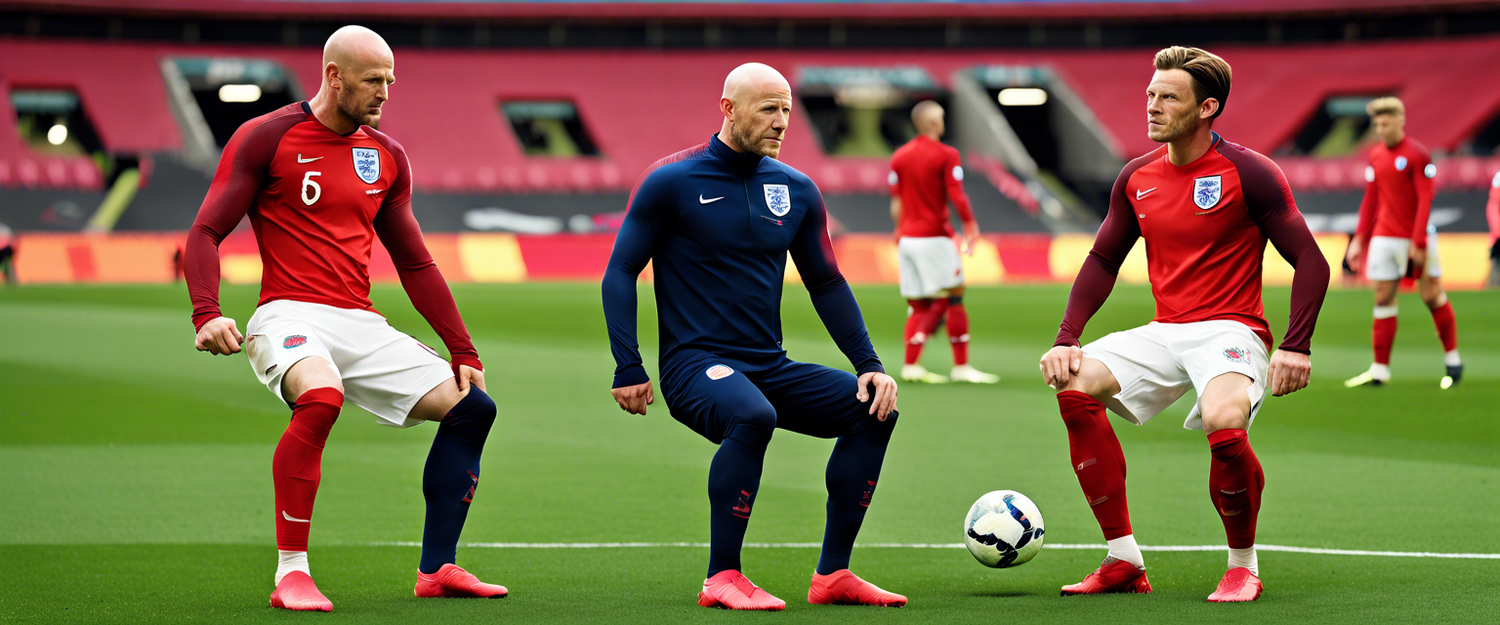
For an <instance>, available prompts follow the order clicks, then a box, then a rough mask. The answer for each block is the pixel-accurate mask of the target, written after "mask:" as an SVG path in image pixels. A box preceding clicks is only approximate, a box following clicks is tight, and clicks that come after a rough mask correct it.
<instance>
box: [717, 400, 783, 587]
mask: <svg viewBox="0 0 1500 625" xmlns="http://www.w3.org/2000/svg"><path fill="white" fill-rule="evenodd" d="M773 418H774V417H773ZM773 427H774V426H773ZM770 442H771V430H769V429H766V428H764V427H760V426H757V425H748V424H744V423H741V424H740V425H736V426H735V427H734V429H733V430H732V431H731V432H730V433H729V436H727V437H725V438H724V441H723V442H721V443H719V451H718V452H716V453H714V460H713V463H712V464H710V465H709V468H708V503H709V506H710V510H711V511H710V512H709V536H710V543H709V544H710V545H711V546H710V547H709V550H708V577H713V576H714V575H715V574H717V573H719V572H720V571H727V570H730V569H734V570H739V568H740V547H741V546H742V545H743V544H744V542H745V528H747V527H749V525H750V509H751V506H753V505H754V504H755V492H756V491H757V490H760V471H761V466H762V465H763V464H764V461H765V458H766V445H767V444H769V443H770Z"/></svg>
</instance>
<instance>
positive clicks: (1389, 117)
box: [1344, 98, 1464, 389]
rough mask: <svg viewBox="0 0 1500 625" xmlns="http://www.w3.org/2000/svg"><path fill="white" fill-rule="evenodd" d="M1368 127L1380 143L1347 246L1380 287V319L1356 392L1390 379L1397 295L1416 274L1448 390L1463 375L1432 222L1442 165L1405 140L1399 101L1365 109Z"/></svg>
mask: <svg viewBox="0 0 1500 625" xmlns="http://www.w3.org/2000/svg"><path fill="white" fill-rule="evenodd" d="M1365 110H1366V111H1368V112H1369V113H1370V125H1371V127H1372V128H1373V129H1374V130H1375V136H1376V137H1378V138H1379V139H1380V142H1379V143H1377V144H1376V145H1375V146H1374V147H1372V148H1370V164H1369V166H1367V167H1365V182H1366V185H1365V199H1364V201H1363V202H1361V203H1360V205H1359V227H1358V229H1357V230H1356V231H1355V235H1354V239H1353V240H1351V241H1350V242H1349V250H1348V252H1347V254H1346V258H1347V260H1348V261H1349V267H1350V268H1352V269H1354V270H1355V271H1359V272H1362V273H1363V274H1364V275H1365V277H1366V278H1367V279H1369V280H1370V282H1372V283H1374V285H1375V322H1374V330H1373V331H1372V332H1371V336H1372V343H1373V344H1374V348H1375V362H1374V363H1372V364H1371V365H1370V369H1369V370H1368V371H1366V372H1364V373H1361V374H1359V375H1357V376H1354V377H1353V378H1350V379H1349V380H1348V381H1346V382H1344V386H1347V387H1350V388H1353V387H1356V386H1362V385H1365V384H1370V385H1374V386H1379V385H1381V384H1384V383H1386V382H1389V381H1390V380H1391V346H1392V345H1393V344H1395V342H1396V312H1397V305H1396V290H1397V287H1398V286H1400V283H1401V278H1402V277H1403V276H1405V275H1407V273H1408V269H1411V270H1412V271H1413V272H1414V273H1416V275H1417V290H1418V291H1419V292H1420V293H1421V295H1422V303H1424V304H1427V309H1428V310H1429V311H1431V312H1432V322H1433V324H1434V325H1436V326H1437V331H1438V338H1439V339H1440V340H1441V341H1442V343H1443V364H1444V365H1445V366H1446V367H1447V372H1446V375H1444V376H1443V379H1442V380H1441V381H1440V382H1439V383H1438V386H1440V387H1441V388H1444V389H1447V388H1450V387H1452V386H1453V385H1454V384H1457V383H1458V381H1459V380H1460V379H1461V378H1462V377H1463V374H1464V364H1463V360H1461V359H1459V357H1458V322H1457V321H1456V320H1455V319H1454V317H1453V305H1452V304H1449V303H1448V294H1447V293H1445V292H1443V283H1442V277H1441V276H1442V275H1443V265H1442V262H1441V261H1440V259H1439V258H1438V248H1437V231H1436V230H1434V229H1433V228H1432V227H1431V226H1430V225H1429V224H1428V212H1429V210H1430V209H1431V207H1432V179H1433V178H1435V177H1436V176H1437V166H1436V165H1434V164H1433V163H1432V155H1431V154H1429V153H1428V152H1427V148H1426V147H1424V146H1423V145H1422V144H1421V143H1418V142H1417V140H1416V139H1413V138H1411V137H1408V136H1406V107H1405V105H1403V104H1401V100H1398V99H1396V98H1377V99H1375V100H1372V101H1371V102H1370V103H1369V104H1368V105H1366V106H1365Z"/></svg>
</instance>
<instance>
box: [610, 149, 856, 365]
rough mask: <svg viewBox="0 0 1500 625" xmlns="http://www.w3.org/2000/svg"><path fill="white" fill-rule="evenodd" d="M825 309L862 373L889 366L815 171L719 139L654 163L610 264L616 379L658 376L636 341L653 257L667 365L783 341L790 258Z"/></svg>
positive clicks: (781, 353)
mask: <svg viewBox="0 0 1500 625" xmlns="http://www.w3.org/2000/svg"><path fill="white" fill-rule="evenodd" d="M788 252H790V253H791V257H792V262H794V263H796V266H797V271H798V272H799V273H800V274H801V276H802V281H803V283H804V284H805V285H806V286H807V290H808V293H809V295H810V296H811V297H812V303H813V307H814V308H815V309H816V310H817V311H818V317H820V318H821V319H822V320H823V325H824V326H825V327H827V328H828V333H829V334H830V335H832V336H833V340H834V342H835V343H837V344H838V346H839V349H840V350H842V351H843V352H844V355H845V356H848V358H849V362H850V363H851V364H853V365H854V369H855V371H857V372H858V373H866V372H869V371H880V372H884V369H883V368H882V367H881V365H880V358H879V357H877V356H876V355H875V348H874V347H873V346H872V345H870V334H869V332H868V331H866V330H865V322H864V318H863V317H862V316H861V315H860V312H859V304H858V303H857V302H855V301H854V293H853V292H852V291H850V290H849V283H848V282H845V281H844V276H843V274H841V273H839V268H838V264H837V262H836V261H835V260H834V257H833V244H832V242H830V241H829V240H828V213H827V211H826V209H824V207H823V195H822V194H821V193H819V192H818V187H817V185H815V184H813V182H812V180H811V179H809V178H808V177H807V176H805V175H803V174H802V172H799V171H797V170H795V169H792V168H791V167H789V166H787V165H785V164H783V163H781V162H780V161H777V160H776V159H773V158H765V157H762V156H760V155H757V154H753V153H748V152H746V153H740V152H735V151H734V150H732V149H730V148H729V146H726V145H724V143H723V142H721V141H719V138H718V137H717V136H715V137H713V138H711V139H709V141H708V143H705V144H702V145H699V146H696V147H693V148H690V149H687V150H683V151H681V152H678V153H676V154H673V155H671V156H668V157H667V158H664V159H662V160H660V161H657V162H656V164H654V165H652V166H651V168H650V169H648V170H646V175H645V177H644V179H643V180H642V181H641V182H640V183H639V184H638V185H637V186H636V189H635V191H634V192H633V193H632V194H631V199H630V210H629V212H628V213H627V214H626V215H625V222H624V224H623V225H621V226H620V233H619V234H618V235H617V236H616V237H615V248H614V252H613V253H612V254H611V255H610V258H609V266H608V268H606V269H605V271H604V282H603V285H602V289H603V293H604V318H605V321H606V323H607V325H608V326H609V343H610V349H611V351H613V352H614V357H615V379H614V388H620V387H622V386H631V385H635V384H641V383H644V382H647V381H649V380H650V379H651V378H650V377H649V376H647V375H646V370H645V368H644V367H642V366H641V354H640V349H639V346H638V345H637V343H636V334H635V330H636V323H635V321H636V290H635V281H636V277H637V276H638V275H640V273H641V270H642V269H644V268H645V267H646V262H647V261H652V270H653V273H654V275H655V282H656V306H657V312H658V320H659V325H660V332H661V362H662V366H663V367H664V368H665V367H667V366H669V365H670V363H671V362H672V358H673V356H674V355H676V354H677V353H679V352H681V351H683V350H698V351H704V352H707V353H710V354H714V355H716V356H722V357H725V358H733V359H735V360H738V361H741V362H744V363H748V364H751V365H755V364H757V363H766V364H771V363H773V362H776V361H779V360H780V359H782V358H784V357H785V356H786V350H784V349H782V348H781V286H782V282H783V277H784V276H785V274H786V259H787V254H788Z"/></svg>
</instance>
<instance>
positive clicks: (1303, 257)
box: [1239, 156, 1329, 396]
mask: <svg viewBox="0 0 1500 625" xmlns="http://www.w3.org/2000/svg"><path fill="white" fill-rule="evenodd" d="M1249 165H1251V166H1247V167H1240V168H1239V171H1240V183H1241V185H1242V188H1243V189H1244V193H1245V204H1246V205H1247V206H1248V208H1249V209H1250V218H1251V219H1253V220H1255V225H1256V226H1257V227H1259V228H1260V231H1261V232H1262V233H1264V234H1265V235H1266V238H1267V239H1269V240H1270V241H1271V244H1272V245H1274V246H1276V251H1277V252H1280V253H1281V257H1282V258H1284V259H1286V262H1287V263H1288V264H1290V265H1291V266H1292V268H1293V269H1294V270H1295V273H1294V274H1293V275H1292V315H1291V320H1290V321H1289V322H1288V323H1287V330H1286V337H1285V338H1283V339H1282V341H1281V347H1280V348H1279V349H1277V350H1276V353H1275V354H1273V355H1272V356H1271V366H1270V370H1269V374H1270V376H1271V379H1270V380H1269V382H1270V384H1269V386H1270V389H1271V394H1272V395H1276V396H1280V395H1285V394H1287V393H1292V392H1296V391H1298V390H1300V389H1302V388H1304V387H1306V386H1307V383H1308V381H1309V379H1310V378H1311V376H1312V359H1311V358H1310V357H1309V355H1310V354H1311V350H1312V334H1313V328H1314V327H1315V326H1316V325H1317V323H1318V311H1319V310H1321V309H1322V307H1323V297H1324V296H1325V295H1326V294H1327V293H1328V274H1329V270H1328V260H1327V259H1325V258H1323V252H1322V251H1321V250H1319V249H1318V243H1317V241H1316V240H1314V239H1313V236H1312V232H1311V231H1310V230H1308V228H1307V221H1306V220H1304V219H1303V218H1302V213H1301V212H1300V211H1298V210H1297V202H1296V201H1295V200H1293V199H1292V190H1291V187H1289V186H1287V183H1286V176H1284V175H1282V173H1281V169H1280V168H1279V167H1277V166H1276V164H1275V163H1272V162H1271V160H1270V159H1267V158H1265V157H1263V156H1262V157H1259V158H1258V159H1257V160H1256V161H1254V162H1252V163H1249Z"/></svg>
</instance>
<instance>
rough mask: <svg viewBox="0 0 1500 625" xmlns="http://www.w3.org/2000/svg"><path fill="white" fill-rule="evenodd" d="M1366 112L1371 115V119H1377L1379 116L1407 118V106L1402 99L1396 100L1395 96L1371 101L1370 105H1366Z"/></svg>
mask: <svg viewBox="0 0 1500 625" xmlns="http://www.w3.org/2000/svg"><path fill="white" fill-rule="evenodd" d="M1365 112H1366V113H1369V114H1370V117H1376V116H1379V115H1395V116H1397V117H1405V116H1406V105H1405V104H1402V103H1401V100H1400V98H1396V97H1394V96H1386V97H1383V98H1375V99H1374V100H1370V103H1369V104H1366V105H1365Z"/></svg>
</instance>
